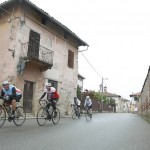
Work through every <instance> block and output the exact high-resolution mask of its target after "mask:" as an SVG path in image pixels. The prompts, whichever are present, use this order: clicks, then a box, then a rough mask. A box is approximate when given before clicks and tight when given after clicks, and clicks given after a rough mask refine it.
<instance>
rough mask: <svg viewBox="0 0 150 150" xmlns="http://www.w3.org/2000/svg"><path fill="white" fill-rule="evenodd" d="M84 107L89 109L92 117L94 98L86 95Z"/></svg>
mask: <svg viewBox="0 0 150 150" xmlns="http://www.w3.org/2000/svg"><path fill="white" fill-rule="evenodd" d="M84 107H85V108H87V109H88V110H89V112H90V117H91V118H92V100H91V99H90V96H86V99H85V102H84Z"/></svg>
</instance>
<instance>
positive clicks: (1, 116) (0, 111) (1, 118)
mask: <svg viewBox="0 0 150 150" xmlns="http://www.w3.org/2000/svg"><path fill="white" fill-rule="evenodd" d="M5 120H6V112H5V110H4V108H3V107H2V106H0V127H2V126H3V124H4V123H5Z"/></svg>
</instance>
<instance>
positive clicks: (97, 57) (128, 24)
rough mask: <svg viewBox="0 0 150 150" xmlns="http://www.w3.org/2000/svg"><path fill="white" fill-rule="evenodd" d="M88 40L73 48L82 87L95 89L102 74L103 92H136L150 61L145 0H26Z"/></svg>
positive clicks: (148, 4)
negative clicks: (79, 49) (81, 48)
mask: <svg viewBox="0 0 150 150" xmlns="http://www.w3.org/2000/svg"><path fill="white" fill-rule="evenodd" d="M3 1H4V0H0V2H3ZM31 2H33V3H34V4H36V5H37V6H38V7H40V8H41V9H43V10H44V11H46V12H47V13H49V15H51V16H52V17H54V18H55V19H57V20H58V21H60V22H61V23H62V24H64V25H65V26H67V27H68V28H69V29H71V30H72V31H73V32H74V33H76V34H77V35H78V36H79V37H80V38H81V39H82V40H84V41H85V42H87V43H88V44H89V48H88V51H84V52H83V55H84V56H85V57H86V58H87V59H88V61H89V62H90V63H91V64H92V66H93V67H94V69H95V70H96V71H97V72H98V73H99V75H98V74H97V73H96V72H95V71H94V70H93V69H92V67H91V66H90V65H89V64H88V63H87V61H86V60H85V58H84V57H83V56H82V55H81V53H79V60H78V62H79V73H80V74H81V75H82V76H84V77H85V78H86V79H85V80H84V89H91V90H95V91H98V90H99V85H100V84H101V81H102V78H101V77H104V78H108V80H104V85H106V86H107V89H108V92H111V93H115V94H118V95H121V96H122V97H124V98H127V99H130V98H129V95H130V94H131V93H132V92H133V93H137V92H140V91H141V89H142V86H143V84H144V80H145V78H146V75H147V72H148V68H149V61H150V52H149V51H150V1H149V0H31Z"/></svg>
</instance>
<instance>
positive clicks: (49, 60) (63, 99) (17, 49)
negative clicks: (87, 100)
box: [0, 0, 88, 115]
mask: <svg viewBox="0 0 150 150" xmlns="http://www.w3.org/2000/svg"><path fill="white" fill-rule="evenodd" d="M0 8H1V9H0V35H1V36H0V41H1V44H0V60H1V63H0V68H1V69H0V72H1V76H0V82H2V81H3V80H9V81H11V82H12V83H14V84H15V85H16V86H17V87H18V88H20V89H21V90H22V91H23V98H22V100H21V103H22V105H23V107H24V108H25V109H26V112H28V113H31V114H33V115H36V113H37V110H38V107H39V104H38V99H39V98H40V96H41V95H42V92H43V88H44V83H45V82H50V83H51V84H52V86H54V87H55V88H56V89H57V90H58V93H60V101H59V104H60V106H59V108H60V110H61V114H63V113H65V112H66V111H67V110H68V106H69V103H70V101H71V100H72V99H73V97H74V96H75V95H76V89H77V80H78V62H77V61H76V60H77V59H78V47H79V46H88V44H87V43H86V42H84V41H83V40H82V39H80V38H79V37H78V36H77V35H76V34H75V33H74V32H72V31H71V30H70V29H69V28H68V27H66V26H64V25H63V24H62V23H60V22H59V21H57V20H56V19H54V18H53V17H51V16H50V15H49V14H48V13H46V12H45V11H43V10H42V9H40V8H39V7H38V6H36V5H34V4H33V3H32V2H30V1H29V0H9V1H6V2H4V3H1V4H0ZM60 15H61V14H60Z"/></svg>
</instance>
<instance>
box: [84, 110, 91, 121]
mask: <svg viewBox="0 0 150 150" xmlns="http://www.w3.org/2000/svg"><path fill="white" fill-rule="evenodd" d="M85 118H86V120H87V121H90V120H91V114H90V113H89V111H88V110H87V112H86V113H85Z"/></svg>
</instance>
